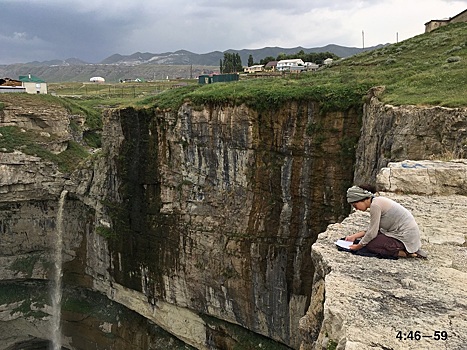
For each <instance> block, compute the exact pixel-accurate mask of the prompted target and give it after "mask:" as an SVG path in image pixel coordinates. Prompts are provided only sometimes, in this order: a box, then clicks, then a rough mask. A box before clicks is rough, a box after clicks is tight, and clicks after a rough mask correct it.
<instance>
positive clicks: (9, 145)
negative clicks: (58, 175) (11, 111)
mask: <svg viewBox="0 0 467 350" xmlns="http://www.w3.org/2000/svg"><path fill="white" fill-rule="evenodd" d="M0 134H1V135H2V136H1V137H0V150H1V151H2V152H13V151H14V150H19V151H21V152H23V153H25V154H29V155H34V156H38V157H40V158H42V159H45V160H48V161H51V162H53V163H55V164H58V166H59V169H60V170H61V171H64V172H70V171H72V170H73V169H75V168H76V167H77V165H78V164H79V162H80V161H81V160H83V159H85V158H86V157H88V155H89V154H88V153H87V152H86V150H85V149H84V148H83V147H82V146H80V145H79V144H78V143H76V142H74V141H68V145H67V149H66V150H65V151H63V152H61V153H59V154H54V153H52V152H50V151H49V150H47V148H46V147H44V146H43V145H44V144H45V143H49V142H50V138H47V137H44V136H41V135H40V134H39V133H38V132H36V131H34V130H26V131H22V130H21V129H19V128H17V127H15V126H5V127H0Z"/></svg>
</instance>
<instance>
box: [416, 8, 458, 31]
mask: <svg viewBox="0 0 467 350" xmlns="http://www.w3.org/2000/svg"><path fill="white" fill-rule="evenodd" d="M459 22H467V10H464V11H462V12H461V13H458V14H457V15H455V16H454V17H451V18H447V19H434V20H431V21H429V22H426V23H425V33H429V32H431V31H433V30H435V29H436V28H439V27H442V26H445V25H448V24H450V23H459Z"/></svg>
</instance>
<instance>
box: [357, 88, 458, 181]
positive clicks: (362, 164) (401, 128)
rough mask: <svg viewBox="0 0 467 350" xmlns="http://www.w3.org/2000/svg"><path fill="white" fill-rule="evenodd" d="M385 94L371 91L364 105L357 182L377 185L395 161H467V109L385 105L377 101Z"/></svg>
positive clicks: (380, 91)
mask: <svg viewBox="0 0 467 350" xmlns="http://www.w3.org/2000/svg"><path fill="white" fill-rule="evenodd" d="M383 91H384V88H383V87H378V88H374V89H372V90H371V91H370V93H369V96H368V103H367V104H365V105H364V113H363V121H362V132H361V137H360V140H359V143H358V147H357V151H356V163H355V179H356V180H358V181H359V182H360V183H371V182H373V183H374V181H375V179H376V175H377V173H378V171H379V170H380V169H382V168H383V167H385V166H386V165H387V164H388V163H389V162H393V161H401V160H405V159H411V160H421V159H453V158H466V157H467V141H466V140H467V119H466V113H467V111H466V108H444V107H416V106H399V107H396V106H391V105H385V104H383V103H381V102H380V101H379V100H378V96H379V95H380V94H381V93H382V92H383Z"/></svg>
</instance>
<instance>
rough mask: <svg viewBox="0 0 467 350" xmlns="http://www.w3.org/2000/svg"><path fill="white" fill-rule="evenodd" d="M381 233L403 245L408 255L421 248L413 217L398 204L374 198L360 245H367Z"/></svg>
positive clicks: (418, 231)
mask: <svg viewBox="0 0 467 350" xmlns="http://www.w3.org/2000/svg"><path fill="white" fill-rule="evenodd" d="M378 231H381V232H382V233H384V234H385V235H386V236H388V237H393V238H395V239H398V240H399V241H401V242H402V243H404V246H405V249H407V251H408V252H409V253H414V252H416V251H417V250H419V249H420V247H421V246H422V244H421V241H420V230H419V229H418V225H417V223H416V222H415V219H414V217H413V215H412V214H411V213H410V211H408V210H407V209H406V208H404V207H403V206H402V205H400V204H399V203H397V202H395V201H393V200H392V199H389V198H385V197H374V198H373V200H372V202H371V205H370V225H369V226H368V229H367V230H366V233H365V235H364V236H363V238H362V240H361V241H360V244H362V245H363V246H365V245H367V244H368V243H369V242H370V241H371V240H372V239H373V238H375V237H376V236H377V234H378Z"/></svg>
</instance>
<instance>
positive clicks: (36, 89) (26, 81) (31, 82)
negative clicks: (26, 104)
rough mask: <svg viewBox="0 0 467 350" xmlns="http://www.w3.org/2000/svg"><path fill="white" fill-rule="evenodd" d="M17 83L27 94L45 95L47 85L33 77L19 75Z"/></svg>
mask: <svg viewBox="0 0 467 350" xmlns="http://www.w3.org/2000/svg"><path fill="white" fill-rule="evenodd" d="M18 80H19V81H21V82H22V83H23V87H24V88H25V89H26V92H27V93H28V94H46V93H47V83H46V82H45V81H44V80H42V79H41V78H38V77H36V76H34V75H31V74H28V75H20V76H19V79H18Z"/></svg>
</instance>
